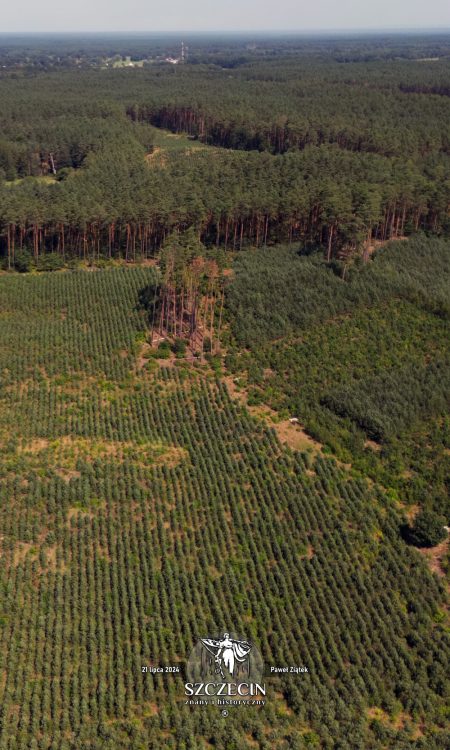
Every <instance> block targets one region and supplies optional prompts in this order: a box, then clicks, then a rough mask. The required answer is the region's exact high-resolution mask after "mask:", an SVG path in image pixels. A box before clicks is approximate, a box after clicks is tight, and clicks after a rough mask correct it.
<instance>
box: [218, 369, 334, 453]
mask: <svg viewBox="0 0 450 750" xmlns="http://www.w3.org/2000/svg"><path fill="white" fill-rule="evenodd" d="M223 380H224V381H225V383H226V386H227V388H228V392H229V394H230V396H231V398H232V399H234V400H235V401H239V403H241V404H243V405H244V406H245V407H246V408H247V409H248V411H249V412H250V414H252V415H253V416H254V417H258V418H259V419H263V420H264V421H265V422H266V424H267V426H268V427H273V429H274V430H275V432H276V433H277V435H278V438H279V440H280V442H281V443H283V444H285V445H288V446H289V447H290V448H292V449H293V450H296V451H308V450H309V451H312V452H313V453H320V452H321V451H322V445H321V444H320V443H318V442H317V441H316V440H314V439H313V438H312V437H311V436H310V435H308V434H307V433H306V432H305V431H304V429H303V428H302V426H301V425H300V424H293V423H292V422H290V421H289V419H284V420H281V421H280V420H279V419H278V415H277V412H276V411H275V410H274V409H271V408H270V407H269V406H249V405H248V402H247V392H246V391H245V390H244V389H241V388H239V383H236V382H235V381H236V379H235V378H234V377H233V376H232V375H226V376H225V377H224V378H223Z"/></svg>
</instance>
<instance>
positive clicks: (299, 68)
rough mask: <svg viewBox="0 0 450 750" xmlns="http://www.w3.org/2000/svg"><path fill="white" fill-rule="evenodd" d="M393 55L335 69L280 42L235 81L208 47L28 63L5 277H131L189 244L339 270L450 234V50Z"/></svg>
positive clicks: (13, 165)
mask: <svg viewBox="0 0 450 750" xmlns="http://www.w3.org/2000/svg"><path fill="white" fill-rule="evenodd" d="M386 44H387V49H385V50H384V52H383V51H380V44H379V42H378V43H377V42H375V41H372V42H370V40H364V41H361V42H360V44H359V47H358V44H357V43H355V42H354V41H353V43H352V44H351V43H348V44H347V45H345V44H344V43H343V42H341V43H340V46H339V44H338V43H336V46H335V48H334V52H333V54H330V52H329V50H328V52H325V51H324V50H323V48H322V47H321V45H320V44H319V43H317V45H316V46H314V45H313V44H312V43H310V45H309V46H308V44H307V43H304V44H303V45H302V44H301V43H298V44H297V47H296V46H295V45H294V44H293V43H292V41H291V42H290V43H289V44H288V43H287V42H286V41H285V42H283V43H282V42H281V41H280V48H279V50H278V51H277V52H278V54H275V53H274V51H273V50H271V49H266V48H265V47H264V46H262V48H260V49H259V48H258V47H256V50H255V51H254V52H251V51H250V52H249V50H248V48H247V47H244V49H245V50H246V54H245V56H244V59H243V60H241V61H240V62H239V61H238V60H236V59H234V58H229V59H233V63H232V65H231V67H230V66H228V67H225V66H224V65H223V64H221V63H220V64H219V62H218V61H217V60H216V59H215V57H214V55H213V54H212V55H211V56H210V57H208V54H206V53H205V50H204V49H202V47H201V45H200V46H198V47H197V48H196V52H195V54H193V56H192V57H191V58H188V61H187V63H185V64H184V65H170V64H167V63H166V64H163V63H160V62H154V63H153V64H150V63H147V64H146V65H145V66H143V67H139V68H137V67H132V68H131V69H123V68H116V67H114V66H113V67H111V66H110V65H109V63H105V59H106V58H105V57H101V53H100V52H98V51H97V57H95V55H94V58H93V59H91V63H90V64H89V65H87V64H83V61H84V58H83V56H82V55H81V56H79V61H81V62H78V63H77V65H75V64H67V65H66V66H63V65H62V64H60V65H59V67H58V65H56V64H51V62H50V59H47V58H46V57H45V55H44V61H45V60H47V63H46V66H44V70H41V71H39V70H36V66H35V65H34V63H33V60H35V58H34V57H33V55H32V53H31V52H30V54H29V57H28V64H23V65H22V66H17V65H16V66H14V65H13V64H12V63H11V60H9V58H8V60H9V62H8V64H7V65H5V68H4V70H3V71H2V74H1V77H0V97H1V101H2V108H1V112H0V177H1V182H0V234H1V241H0V243H1V244H0V249H1V252H2V254H3V255H4V257H5V262H6V265H7V266H8V267H14V265H15V257H16V254H17V253H19V255H20V253H23V252H24V251H25V252H29V253H31V254H32V255H33V256H34V259H35V261H36V262H37V261H38V259H39V258H40V256H41V255H42V254H44V253H45V252H49V251H50V252H54V253H56V252H57V253H60V254H61V255H62V256H64V258H70V257H73V256H77V257H82V258H85V259H86V258H91V257H99V256H106V257H112V256H117V255H121V256H124V257H126V258H127V259H128V260H135V259H138V258H141V257H149V256H151V255H153V254H154V253H155V252H156V251H157V250H158V249H159V247H160V246H161V244H162V243H163V242H164V239H165V238H166V237H167V235H168V234H169V233H171V232H173V231H174V230H179V229H181V230H185V229H186V228H189V227H192V228H195V230H196V231H197V232H198V234H199V239H201V240H202V241H203V242H204V243H206V244H220V245H222V246H224V247H226V248H228V249H235V250H237V249H241V248H242V247H246V246H248V245H256V246H261V245H266V244H269V243H274V242H277V241H283V242H284V241H297V240H300V241H302V242H308V243H310V244H311V245H319V246H321V247H323V249H324V253H325V254H326V256H327V258H328V259H329V260H331V259H332V258H333V257H345V256H347V255H348V254H351V253H352V252H354V251H355V250H358V249H360V248H363V247H364V245H365V244H366V245H370V243H371V242H372V240H373V239H380V240H384V239H387V238H391V237H397V236H400V235H405V234H406V235H407V234H410V233H412V232H415V231H417V230H418V229H421V230H425V231H427V232H431V233H436V234H445V233H447V232H448V230H449V218H448V206H449V202H450V167H449V165H450V100H449V93H450V88H449V83H448V82H449V73H450V61H449V58H448V53H449V49H450V44H448V40H447V47H445V38H444V41H443V40H442V39H440V40H436V42H435V44H436V45H437V47H436V50H435V51H434V52H429V47H430V44H431V42H427V41H426V40H425V41H424V40H422V42H421V43H420V44H419V42H417V40H416V41H414V40H410V42H409V46H407V47H406V48H405V49H404V50H403V52H402V54H404V55H405V56H406V57H402V56H401V55H399V56H398V58H395V56H393V52H392V50H391V53H390V54H391V59H389V60H388V61H387V60H386V59H385V57H386V55H387V54H388V52H389V49H390V47H389V43H388V42H387V43H386ZM424 45H425V46H424ZM427 45H428V46H427ZM249 46H250V47H251V45H249ZM427 50H428V52H427ZM228 52H229V51H228ZM202 54H206V57H204V58H202V57H201V55H202ZM229 54H231V53H230V52H229ZM347 54H348V55H349V61H345V60H346V59H347V58H346V55H347ZM432 54H436V55H437V58H436V59H434V58H433V59H431V57H430V59H427V58H428V56H429V55H430V56H431V55H432ZM225 57H226V55H225ZM70 59H71V58H70ZM95 60H96V61H97V63H95ZM222 63H223V60H222Z"/></svg>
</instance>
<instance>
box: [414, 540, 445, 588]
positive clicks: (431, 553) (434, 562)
mask: <svg viewBox="0 0 450 750" xmlns="http://www.w3.org/2000/svg"><path fill="white" fill-rule="evenodd" d="M449 544H450V535H447V539H444V541H443V542H441V544H438V545H436V547H422V548H421V549H419V550H418V551H419V552H420V554H421V555H422V556H423V557H424V558H425V559H426V561H427V563H428V567H429V568H430V570H431V571H432V572H433V573H436V575H438V576H439V577H440V578H444V577H445V570H444V568H443V565H442V563H443V561H444V558H445V557H446V555H447V552H448V548H449Z"/></svg>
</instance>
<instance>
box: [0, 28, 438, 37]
mask: <svg viewBox="0 0 450 750" xmlns="http://www.w3.org/2000/svg"><path fill="white" fill-rule="evenodd" d="M388 32H391V33H392V32H394V33H411V32H414V33H424V34H429V33H440V34H447V33H450V26H448V27H444V28H440V27H438V26H427V27H422V26H420V27H419V26H386V27H365V26H359V27H357V26H355V27H338V28H326V27H323V28H311V29H295V30H292V29H156V30H155V29H148V30H146V31H142V30H137V29H129V30H123V29H121V30H119V29H114V30H113V29H109V30H107V29H84V30H83V29H76V30H68V29H65V30H63V29H58V30H56V29H53V30H50V29H40V30H39V31H35V30H34V31H31V30H17V29H15V30H8V31H3V30H0V36H6V35H9V34H26V35H36V34H71V35H78V34H115V35H124V34H132V35H133V36H146V35H148V34H224V35H230V34H267V35H268V36H275V35H278V34H286V35H289V36H296V35H309V34H345V33H371V34H383V33H388Z"/></svg>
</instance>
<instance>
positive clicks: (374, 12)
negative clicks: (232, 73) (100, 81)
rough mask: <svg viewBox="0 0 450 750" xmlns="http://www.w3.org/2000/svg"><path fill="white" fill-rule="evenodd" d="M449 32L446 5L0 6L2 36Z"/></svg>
mask: <svg viewBox="0 0 450 750" xmlns="http://www.w3.org/2000/svg"><path fill="white" fill-rule="evenodd" d="M366 28H367V29H388V28H409V29H411V28H418V29H421V28H424V29H425V28H450V0H425V1H424V0H1V5H0V32H2V31H3V32H5V31H194V30H197V31H210V30H220V31H246V30H254V31H257V30H261V31H270V30H273V31H279V30H282V31H297V30H298V31H302V30H304V31H311V30H318V29H366Z"/></svg>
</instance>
